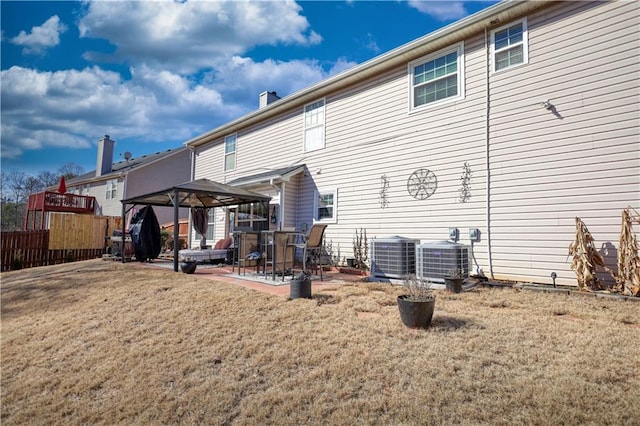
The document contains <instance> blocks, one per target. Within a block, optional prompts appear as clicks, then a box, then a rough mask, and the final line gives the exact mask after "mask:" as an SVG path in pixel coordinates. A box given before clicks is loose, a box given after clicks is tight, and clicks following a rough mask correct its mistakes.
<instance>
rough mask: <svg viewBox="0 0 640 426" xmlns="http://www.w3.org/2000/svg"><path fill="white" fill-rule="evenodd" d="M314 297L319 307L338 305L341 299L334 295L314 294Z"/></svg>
mask: <svg viewBox="0 0 640 426" xmlns="http://www.w3.org/2000/svg"><path fill="white" fill-rule="evenodd" d="M312 297H313V299H314V300H315V301H316V302H317V303H318V306H322V305H337V304H338V303H340V297H336V296H334V295H332V294H314V295H313V296H312Z"/></svg>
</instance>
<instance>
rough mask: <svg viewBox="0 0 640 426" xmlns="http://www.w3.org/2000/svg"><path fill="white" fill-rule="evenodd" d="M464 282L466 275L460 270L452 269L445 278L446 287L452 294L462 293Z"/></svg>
mask: <svg viewBox="0 0 640 426" xmlns="http://www.w3.org/2000/svg"><path fill="white" fill-rule="evenodd" d="M463 282H464V275H463V274H462V271H461V270H460V269H458V268H453V269H450V270H449V271H448V272H447V274H446V275H445V276H444V284H445V287H446V288H447V290H449V291H450V292H452V293H460V292H461V291H462V283H463Z"/></svg>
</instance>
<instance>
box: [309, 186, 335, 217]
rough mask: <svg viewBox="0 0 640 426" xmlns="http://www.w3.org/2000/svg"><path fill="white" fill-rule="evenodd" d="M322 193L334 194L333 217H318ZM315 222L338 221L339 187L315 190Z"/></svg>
mask: <svg viewBox="0 0 640 426" xmlns="http://www.w3.org/2000/svg"><path fill="white" fill-rule="evenodd" d="M321 194H333V217H332V218H330V219H322V220H319V219H318V197H319V196H320V195H321ZM313 223H338V189H337V188H333V189H317V190H315V191H314V192H313Z"/></svg>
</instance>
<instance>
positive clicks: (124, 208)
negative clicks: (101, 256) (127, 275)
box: [120, 203, 127, 263]
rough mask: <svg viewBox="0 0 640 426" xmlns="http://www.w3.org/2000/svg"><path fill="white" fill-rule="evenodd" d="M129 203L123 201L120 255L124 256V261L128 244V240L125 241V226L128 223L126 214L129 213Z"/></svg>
mask: <svg viewBox="0 0 640 426" xmlns="http://www.w3.org/2000/svg"><path fill="white" fill-rule="evenodd" d="M126 209H127V204H126V203H122V245H121V246H120V256H122V263H125V258H124V248H125V245H126V241H125V239H126V238H125V237H126V235H125V228H126V227H127V223H126V219H125V216H126V215H127V210H126Z"/></svg>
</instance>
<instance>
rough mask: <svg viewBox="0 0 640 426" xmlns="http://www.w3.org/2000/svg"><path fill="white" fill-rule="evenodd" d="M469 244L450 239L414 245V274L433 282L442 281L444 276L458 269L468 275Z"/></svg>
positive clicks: (465, 275)
mask: <svg viewBox="0 0 640 426" xmlns="http://www.w3.org/2000/svg"><path fill="white" fill-rule="evenodd" d="M469 262H470V257H469V246H466V245H464V244H458V243H454V242H451V241H436V242H430V243H424V244H420V245H418V246H417V247H416V276H417V277H418V278H424V279H428V280H430V281H433V282H440V283H442V282H444V277H445V275H447V273H448V272H449V271H451V270H453V269H458V270H460V272H461V273H462V276H463V277H464V278H468V277H469V266H470V263H469Z"/></svg>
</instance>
